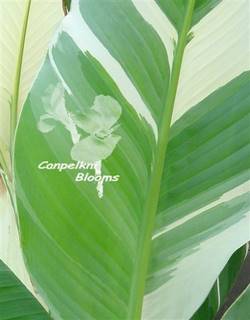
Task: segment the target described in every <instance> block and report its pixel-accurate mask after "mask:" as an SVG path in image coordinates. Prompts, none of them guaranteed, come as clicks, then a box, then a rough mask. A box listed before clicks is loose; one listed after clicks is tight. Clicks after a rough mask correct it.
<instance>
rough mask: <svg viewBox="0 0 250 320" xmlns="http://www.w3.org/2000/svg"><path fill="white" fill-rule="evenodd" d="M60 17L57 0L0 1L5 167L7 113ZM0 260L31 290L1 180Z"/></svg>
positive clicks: (0, 130)
mask: <svg viewBox="0 0 250 320" xmlns="http://www.w3.org/2000/svg"><path fill="white" fill-rule="evenodd" d="M62 15H63V12H62V9H61V0H47V1H40V0H14V1H0V24H1V32H0V105H1V106H0V152H1V154H2V153H3V157H4V160H5V162H6V163H7V166H8V167H10V163H9V162H10V161H9V159H10V155H9V152H10V148H11V146H10V110H11V109H12V110H13V114H16V115H17V113H18V112H19V111H20V110H21V107H22V105H23V103H24V100H25V99H26V97H27V93H28V91H29V90H30V87H31V84H32V82H33V81H34V78H35V75H36V74H37V73H38V68H39V67H40V65H41V62H42V60H43V59H44V56H45V54H46V50H47V47H48V41H49V39H51V36H52V34H53V32H54V31H55V27H56V25H58V23H59V21H60V19H61V18H62ZM16 111H18V112H16ZM13 129H14V128H13ZM1 166H2V159H1V155H0V167H1ZM0 179H1V178H0ZM0 257H1V259H2V260H3V261H4V262H5V263H7V264H8V265H10V266H11V268H12V269H13V270H14V272H15V273H16V274H17V275H18V277H20V278H21V279H22V280H23V281H25V283H26V284H27V285H28V286H29V288H31V284H30V282H29V278H28V275H27V273H26V270H25V268H24V264H23V259H22V256H21V250H20V244H19V240H18V234H17V227H16V222H15V217H14V212H13V208H12V207H11V204H10V201H9V198H8V196H7V195H6V193H4V189H3V188H2V181H1V180H0Z"/></svg>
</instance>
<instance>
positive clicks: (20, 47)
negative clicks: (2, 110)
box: [10, 0, 31, 151]
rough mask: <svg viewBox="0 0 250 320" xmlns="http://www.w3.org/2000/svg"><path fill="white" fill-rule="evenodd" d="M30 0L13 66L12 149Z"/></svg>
mask: <svg viewBox="0 0 250 320" xmlns="http://www.w3.org/2000/svg"><path fill="white" fill-rule="evenodd" d="M30 7H31V0H26V2H25V8H24V16H23V24H22V29H21V34H20V39H19V45H18V55H17V61H16V68H15V78H14V84H13V95H12V101H11V110H10V122H11V123H10V130H11V132H10V150H11V151H12V146H13V145H14V136H15V130H16V124H17V113H18V102H19V92H20V82H21V73H22V66H23V56H24V48H25V40H26V34H27V28H28V21H29V14H30Z"/></svg>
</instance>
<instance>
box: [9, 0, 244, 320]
mask: <svg viewBox="0 0 250 320" xmlns="http://www.w3.org/2000/svg"><path fill="white" fill-rule="evenodd" d="M169 3H170V2H169ZM176 3H177V2H176ZM180 3H181V2H180ZM199 3H200V4H201V2H197V3H196V5H195V1H193V0H189V1H185V2H183V5H184V4H185V7H183V10H184V11H182V9H181V6H178V8H179V10H180V14H181V15H182V14H183V12H184V15H183V19H182V21H183V24H182V26H181V27H180V28H179V27H178V29H177V30H176V31H175V32H174V31H173V29H174V27H173V26H172V25H171V22H170V21H169V20H168V18H167V17H166V16H165V15H164V12H163V11H161V9H160V7H159V6H158V5H156V3H155V2H153V1H143V2H142V1H133V2H132V1H130V0H126V1H121V2H117V1H103V0H102V1H101V0H100V1H99V0H95V1H93V0H91V1H88V0H82V1H72V3H71V8H70V11H69V13H68V15H67V16H66V18H65V19H64V21H63V22H62V25H61V28H60V29H59V31H58V33H57V35H56V38H55V40H54V41H53V43H52V44H51V47H50V49H49V52H48V55H47V58H46V60H45V62H44V64H43V66H42V68H41V70H40V72H39V75H38V77H37V80H36V81H35V83H34V85H33V87H32V89H31V91H30V93H29V96H28V98H27V100H26V103H25V107H24V109H23V112H22V116H21V120H20V123H19V126H18V130H17V135H16V143H15V183H16V194H17V206H18V217H19V221H20V234H21V239H22V247H23V251H24V255H25V258H26V263H27V267H28V269H29V271H30V274H31V278H32V281H33V282H34V284H35V286H36V288H37V289H38V292H39V293H40V295H41V296H42V297H43V298H44V300H45V302H46V304H47V306H48V308H49V310H50V312H51V314H52V317H53V318H55V319H72V318H79V319H97V320H99V319H112V320H113V319H129V320H130V319H140V318H141V317H142V318H143V319H166V320H168V319H190V318H191V317H192V316H193V315H194V313H195V312H196V310H197V309H198V308H199V307H200V306H201V304H202V303H203V301H204V300H205V299H206V297H207V295H208V293H209V292H210V290H211V288H212V287H213V285H214V282H215V281H216V279H217V278H218V276H219V275H220V273H221V271H222V270H223V268H224V267H225V265H226V264H227V262H228V260H229V258H230V257H231V256H232V254H233V253H234V252H235V251H236V250H237V249H238V248H240V247H241V246H242V245H244V244H245V243H246V242H247V241H249V228H248V226H249V219H250V218H249V212H250V210H249V208H250V201H249V199H250V197H249V181H248V180H249V161H247V160H248V158H249V155H250V149H249V141H248V136H247V134H246V133H247V130H248V124H249V103H250V101H249V99H250V97H249V85H250V73H249V71H248V70H249V63H248V61H249V55H248V50H249V48H248V46H247V41H246V39H247V37H248V31H247V28H244V29H243V30H244V32H243V34H242V36H241V37H234V35H235V34H238V26H240V25H241V24H243V23H247V21H248V17H247V15H246V2H245V1H243V0H240V1H237V3H234V4H232V2H230V1H229V2H228V1H227V0H224V1H222V2H221V3H220V4H218V5H217V6H215V7H214V9H212V7H213V6H212V7H209V8H210V9H211V11H210V9H209V10H208V9H206V10H204V11H203V14H202V15H200V16H199V19H200V21H199V22H197V23H196V24H195V25H194V27H193V28H191V27H192V25H193V24H194V22H193V21H194V19H196V12H197V8H198V7H197V6H199ZM209 3H210V4H211V3H212V1H210V2H208V1H207V2H204V4H209ZM230 3H231V7H230ZM214 4H215V2H214ZM216 4H217V3H216ZM228 7H230V10H228V9H227V8H228ZM204 8H205V7H204ZM206 8H208V7H206ZM208 11H210V12H209V13H208ZM232 12H235V14H232ZM236 13H237V14H236ZM203 16H204V17H203ZM222 16H223V21H224V24H223V25H222V23H221V19H222V18H221V17H222ZM232 26H233V27H232ZM218 30H220V33H219V36H218V37H215V34H217V32H219V31H218ZM229 30H230V38H227V37H226V35H227V34H228V33H229ZM176 34H178V39H177V36H176ZM173 35H174V36H173ZM190 35H192V36H190ZM224 38H225V40H224ZM233 39H234V40H233ZM173 40H174V41H173ZM176 40H177V43H176V46H175V45H174V42H175V41H176ZM219 44H220V45H219ZM236 53H237V54H236ZM210 54H212V58H211V59H209V58H208V57H210ZM238 55H239V56H240V59H239V60H237V61H236V59H235V56H238ZM226 61H230V63H225V62H226ZM222 62H223V63H222ZM218 65H219V66H220V68H218ZM203 79H204V81H202V80H203ZM205 80H206V81H205ZM58 87H62V88H63V90H61V91H60V92H61V93H60V95H59V96H60V97H61V100H62V101H63V108H64V112H65V114H67V116H68V117H69V119H71V120H72V122H70V123H71V125H70V127H69V126H65V123H64V122H63V121H58V123H57V125H56V126H55V127H54V129H53V130H51V131H49V132H47V133H45V132H41V131H40V130H38V128H37V123H39V121H40V119H41V117H43V116H44V114H49V112H47V111H46V106H45V104H44V101H45V100H44V99H46V101H50V102H51V101H52V97H54V94H55V91H57V89H58ZM49 88H50V89H49ZM48 89H49V90H48ZM104 97H107V98H105V99H104ZM100 99H101V100H102V101H103V99H104V100H107V99H108V100H109V102H110V101H111V103H107V104H106V102H107V101H105V103H99V100H100ZM97 102H98V103H97ZM110 105H111V106H112V107H111V108H110ZM114 105H116V107H114V108H113V106H114ZM51 106H52V107H53V106H54V107H55V106H56V103H52V104H51ZM93 106H94V107H93ZM97 106H98V107H97ZM107 106H108V107H107ZM118 106H119V107H118ZM118 109H119V111H118ZM100 110H102V111H100ZM111 110H112V111H111ZM93 111H94V112H93ZM106 111H108V112H109V113H108V114H106ZM172 113H173V116H172ZM86 115H87V116H86ZM100 119H102V123H101V121H100ZM117 125H119V126H117ZM170 126H171V129H170ZM99 129H100V130H99ZM28 132H32V135H31V134H27V133H28ZM97 133H98V134H97ZM100 133H101V134H100ZM27 145H29V146H30V149H29V150H25V146H27ZM37 146H39V148H38V147H37ZM167 146H168V148H167ZM31 151H32V152H31ZM73 160H83V161H90V162H91V161H96V162H97V164H98V167H97V169H95V170H92V169H90V170H88V171H78V170H77V171H74V170H67V171H64V172H60V171H56V170H40V169H39V164H40V163H41V162H42V161H49V162H51V163H60V162H63V163H72V162H74V161H73ZM97 160H98V161H97ZM79 172H80V173H82V174H86V175H87V174H88V175H92V176H95V175H96V173H97V172H98V176H99V175H101V176H103V177H106V178H107V177H108V179H109V178H110V177H111V179H112V177H113V176H115V177H118V176H119V177H120V179H118V178H117V179H118V180H117V179H115V182H112V180H109V182H108V183H107V182H105V183H104V184H100V181H99V182H97V181H94V179H92V182H87V181H81V182H79V181H76V180H77V179H76V177H77V174H78V173H79ZM30 185H33V186H34V188H32V189H31V188H30ZM37 190H39V191H40V192H39V194H38V193H37ZM100 190H102V191H103V196H102V197H99V193H100ZM41 243H42V245H41ZM180 305H181V306H182V308H180V307H179V306H180Z"/></svg>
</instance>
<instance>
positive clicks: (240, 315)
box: [222, 286, 250, 320]
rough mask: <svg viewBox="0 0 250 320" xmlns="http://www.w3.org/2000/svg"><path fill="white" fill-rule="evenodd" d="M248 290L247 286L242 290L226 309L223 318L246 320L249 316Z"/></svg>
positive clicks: (224, 319) (249, 292)
mask: <svg viewBox="0 0 250 320" xmlns="http://www.w3.org/2000/svg"><path fill="white" fill-rule="evenodd" d="M249 302H250V291H249V286H248V287H247V288H246V289H245V290H244V292H243V293H242V294H241V295H240V297H239V298H238V299H237V300H236V301H235V302H234V304H232V306H231V307H230V308H229V309H228V310H227V311H226V313H225V314H224V316H223V317H222V319H223V320H234V319H242V320H247V319H249V316H250V310H249Z"/></svg>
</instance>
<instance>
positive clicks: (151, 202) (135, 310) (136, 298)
mask: <svg viewBox="0 0 250 320" xmlns="http://www.w3.org/2000/svg"><path fill="white" fill-rule="evenodd" d="M194 4H195V0H188V3H187V9H186V14H185V18H184V21H183V26H182V29H181V31H180V33H179V39H178V43H177V47H176V51H175V57H174V61H173V70H172V74H171V79H170V84H169V89H168V94H167V99H166V103H165V108H164V111H163V117H162V122H161V125H160V129H159V138H158V142H157V146H156V150H155V151H156V152H155V160H154V166H153V170H152V173H151V181H150V184H149V190H148V195H149V196H148V198H147V200H146V204H145V215H144V220H143V223H142V230H143V233H142V235H141V237H140V239H139V243H138V252H139V256H138V259H137V264H136V271H135V275H134V281H133V285H132V288H131V298H130V308H129V310H130V314H129V315H128V319H129V320H139V319H140V318H141V312H142V304H143V297H144V291H145V282H146V277H147V271H148V264H149V258H150V253H151V243H152V234H153V230H154V222H155V215H156V212H157V206H158V201H159V193H160V187H161V178H162V173H163V169H164V163H165V156H166V151H167V145H168V141H169V132H170V125H171V118H172V114H173V108H174V102H175V98H176V92H177V87H178V82H179V76H180V70H181V64H182V59H183V54H184V49H185V46H186V44H187V36H188V32H189V30H190V27H191V22H192V16H193V10H194Z"/></svg>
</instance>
